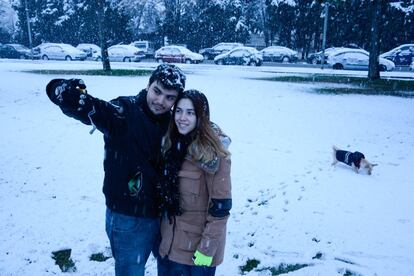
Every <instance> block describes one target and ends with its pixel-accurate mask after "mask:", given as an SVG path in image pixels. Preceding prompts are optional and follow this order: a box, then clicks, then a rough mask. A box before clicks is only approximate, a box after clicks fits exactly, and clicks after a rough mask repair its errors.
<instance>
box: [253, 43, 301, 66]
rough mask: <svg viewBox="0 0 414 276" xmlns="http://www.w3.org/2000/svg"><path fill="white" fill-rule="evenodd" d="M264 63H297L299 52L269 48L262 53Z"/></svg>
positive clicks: (276, 47)
mask: <svg viewBox="0 0 414 276" xmlns="http://www.w3.org/2000/svg"><path fill="white" fill-rule="evenodd" d="M260 53H261V54H262V55H263V61H273V62H283V63H287V62H295V61H297V60H298V52H296V51H294V50H292V49H290V48H287V47H283V46H269V47H267V48H264V49H263V50H261V51H260Z"/></svg>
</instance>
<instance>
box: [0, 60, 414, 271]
mask: <svg viewBox="0 0 414 276" xmlns="http://www.w3.org/2000/svg"><path fill="white" fill-rule="evenodd" d="M121 66H123V67H148V68H154V67H155V66H156V64H151V63H138V64H113V67H118V68H119V67H121ZM87 68H100V64H99V63H93V62H90V63H88V62H71V63H62V62H43V61H35V62H31V61H24V62H22V61H6V60H0V84H1V85H0V122H1V128H2V131H1V138H0V156H1V158H0V189H1V190H0V221H1V223H0V275H53V274H62V272H61V271H60V269H59V267H58V266H57V265H55V262H54V260H53V259H52V258H51V252H52V251H56V250H59V249H64V248H71V249H72V255H71V257H72V259H73V261H74V262H75V265H76V268H77V271H76V272H73V273H71V274H73V275H112V274H113V265H114V262H113V259H112V258H110V259H108V260H107V261H106V262H95V261H90V260H89V256H90V255H91V254H93V253H99V252H103V253H104V254H109V251H110V250H109V248H108V247H109V243H108V240H107V237H106V234H105V230H104V214H105V205H104V197H103V194H102V192H101V188H102V180H103V168H102V160H103V139H102V135H101V134H100V133H98V132H96V133H95V134H93V135H89V133H88V132H89V130H90V128H89V127H87V126H84V125H82V124H81V123H78V122H76V121H74V120H73V119H70V118H67V117H66V116H64V115H63V114H62V113H61V111H60V110H59V109H58V108H57V107H56V106H55V105H53V104H52V103H51V102H50V101H49V100H48V98H47V97H46V95H45V85H46V84H47V82H48V81H49V80H50V79H52V78H56V77H64V78H70V77H74V76H58V75H39V74H32V73H25V72H21V71H22V70H30V69H87ZM182 68H183V69H184V71H185V72H186V73H188V75H187V77H188V82H187V88H196V89H199V90H201V91H203V92H204V93H205V94H206V95H207V97H208V99H209V101H210V105H211V113H212V119H213V121H215V122H217V123H218V124H219V125H220V126H221V127H222V128H223V129H224V130H225V131H226V132H227V133H228V134H229V135H230V136H231V138H232V140H233V143H232V145H231V147H230V150H231V152H232V160H233V162H232V185H233V203H234V204H233V209H232V215H231V218H230V220H229V224H228V240H227V246H226V256H225V261H224V263H223V264H222V265H221V266H219V268H218V270H217V275H226V276H228V275H231V276H232V275H240V268H239V267H240V266H242V265H245V264H246V262H247V260H248V259H255V260H258V261H260V264H259V265H258V267H257V270H255V271H251V272H249V273H246V275H271V274H270V272H269V270H268V269H266V268H270V267H278V266H279V265H280V264H282V263H283V264H287V265H294V264H307V265H309V266H307V267H304V268H302V269H300V270H296V271H294V272H291V273H290V274H289V275H329V276H330V275H344V274H346V273H348V275H349V273H351V272H352V273H354V275H399V276H401V275H407V276H410V275H414V255H413V252H414V212H413V210H414V200H413V194H414V184H413V183H414V170H413V168H414V166H413V165H414V112H413V110H414V100H413V99H406V98H397V97H390V96H361V95H340V96H338V95H336V96H335V95H319V94H314V93H311V90H312V88H313V87H315V85H311V84H292V83H281V82H271V81H263V80H253V79H251V77H270V76H273V75H274V73H275V72H290V74H292V73H293V74H297V73H300V72H308V73H309V72H315V73H321V72H322V71H321V70H320V69H309V68H301V69H297V68H282V67H261V68H251V67H220V66H216V65H197V66H194V65H182ZM323 72H327V73H331V72H333V71H331V70H325V71H323ZM335 73H337V72H335ZM340 73H342V74H343V73H350V74H357V75H358V74H366V73H365V72H347V71H342V72H340ZM393 74H394V75H396V76H402V77H410V76H411V77H414V75H413V73H409V72H406V73H403V72H399V73H398V72H387V73H384V75H388V76H391V75H393ZM82 78H83V79H84V80H85V82H86V84H87V86H88V91H89V93H90V94H93V95H94V96H97V97H100V98H102V99H106V100H109V99H112V98H114V97H116V96H118V95H132V94H135V93H136V92H138V91H139V90H140V89H141V88H144V87H145V86H146V84H147V81H148V77H100V76H82ZM318 86H321V84H318ZM332 145H337V146H338V147H341V148H344V149H348V150H351V151H355V150H359V151H362V152H363V153H365V155H366V157H367V158H368V160H370V161H371V162H374V163H378V167H375V169H374V171H373V174H372V175H370V176H369V175H366V174H362V173H361V174H356V173H354V171H353V170H352V169H351V168H349V167H346V166H342V165H340V164H339V165H338V166H337V167H336V168H333V167H331V166H330V164H331V161H332V156H331V148H332ZM410 168H411V169H410ZM318 253H319V254H318ZM258 270H261V271H258ZM147 275H156V265H155V262H154V259H153V258H151V259H150V261H149V262H148V269H147Z"/></svg>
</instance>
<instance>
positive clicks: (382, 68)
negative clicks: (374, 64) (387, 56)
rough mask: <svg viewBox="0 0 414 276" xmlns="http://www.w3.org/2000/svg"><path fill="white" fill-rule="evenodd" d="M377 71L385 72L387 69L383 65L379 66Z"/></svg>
mask: <svg viewBox="0 0 414 276" xmlns="http://www.w3.org/2000/svg"><path fill="white" fill-rule="evenodd" d="M379 70H380V71H381V72H384V71H387V67H386V66H385V65H384V64H380V66H379Z"/></svg>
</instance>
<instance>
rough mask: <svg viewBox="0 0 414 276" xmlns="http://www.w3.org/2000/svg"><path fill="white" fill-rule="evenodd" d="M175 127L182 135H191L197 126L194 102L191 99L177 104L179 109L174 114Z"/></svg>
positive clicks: (182, 100)
mask: <svg viewBox="0 0 414 276" xmlns="http://www.w3.org/2000/svg"><path fill="white" fill-rule="evenodd" d="M174 120H175V125H176V126H177V129H178V132H179V133H180V134H182V135H186V134H188V133H190V132H191V131H192V130H193V129H194V128H195V127H196V124H197V116H196V114H195V110H194V105H193V102H192V101H191V100H189V99H181V100H180V101H179V102H178V103H177V109H176V110H175V114H174Z"/></svg>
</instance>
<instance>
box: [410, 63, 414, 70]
mask: <svg viewBox="0 0 414 276" xmlns="http://www.w3.org/2000/svg"><path fill="white" fill-rule="evenodd" d="M410 71H414V61H413V62H411V65H410Z"/></svg>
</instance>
